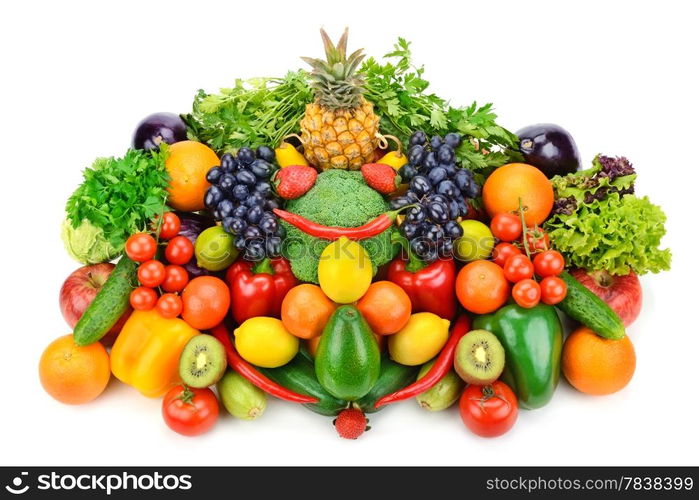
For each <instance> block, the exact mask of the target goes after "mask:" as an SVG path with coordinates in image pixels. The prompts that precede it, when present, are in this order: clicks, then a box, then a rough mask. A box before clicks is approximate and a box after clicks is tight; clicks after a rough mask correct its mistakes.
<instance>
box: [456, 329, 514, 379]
mask: <svg viewBox="0 0 699 500" xmlns="http://www.w3.org/2000/svg"><path fill="white" fill-rule="evenodd" d="M504 368H505V349H503V347H502V344H501V343H500V341H499V340H498V338H497V337H496V336H495V335H493V334H492V333H491V332H489V331H487V330H473V331H470V332H468V333H467V334H466V335H464V336H463V337H462V338H461V340H459V343H458V344H457V346H456V353H455V354H454V369H455V370H456V373H458V374H459V376H460V377H461V378H462V379H464V381H465V382H467V383H469V384H476V385H487V384H492V383H493V382H495V381H496V380H497V379H498V377H499V376H500V374H502V370H503V369H504Z"/></svg>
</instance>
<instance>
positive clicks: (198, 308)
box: [175, 143, 231, 330]
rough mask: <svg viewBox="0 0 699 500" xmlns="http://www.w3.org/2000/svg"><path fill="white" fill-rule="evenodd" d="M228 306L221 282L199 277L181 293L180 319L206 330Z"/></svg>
mask: <svg viewBox="0 0 699 500" xmlns="http://www.w3.org/2000/svg"><path fill="white" fill-rule="evenodd" d="M175 144H177V143H175ZM230 305H231V294H230V292H229V291H228V287H227V286H226V284H225V283H224V282H223V280H220V279H218V278H215V277H213V276H199V277H198V278H194V279H193V280H192V281H190V282H189V283H187V286H186V287H185V289H184V291H183V292H182V319H183V320H185V321H186V322H187V323H189V326H191V327H192V328H196V329H197V330H208V329H209V328H213V327H215V326H216V325H218V324H219V323H220V322H221V321H223V318H225V317H226V314H227V313H228V307H230Z"/></svg>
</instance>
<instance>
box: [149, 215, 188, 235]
mask: <svg viewBox="0 0 699 500" xmlns="http://www.w3.org/2000/svg"><path fill="white" fill-rule="evenodd" d="M153 226H154V227H153V230H154V231H155V230H157V228H158V219H157V218H156V220H155V222H154V223H153ZM181 227H182V222H181V221H180V218H179V217H177V215H175V214H174V213H173V212H165V213H164V214H163V222H162V223H161V224H160V235H159V236H160V239H161V240H169V239H171V238H174V237H175V236H177V234H178V233H179V232H180V228H181Z"/></svg>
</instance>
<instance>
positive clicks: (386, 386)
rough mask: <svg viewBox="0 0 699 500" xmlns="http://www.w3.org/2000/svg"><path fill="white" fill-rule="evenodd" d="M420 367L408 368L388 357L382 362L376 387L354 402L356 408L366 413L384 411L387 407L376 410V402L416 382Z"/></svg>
mask: <svg viewBox="0 0 699 500" xmlns="http://www.w3.org/2000/svg"><path fill="white" fill-rule="evenodd" d="M418 368H419V367H418V366H406V365H401V364H400V363H396V362H395V361H393V360H391V359H390V358H389V357H388V356H384V357H383V359H382V360H381V375H379V379H378V380H377V381H376V383H375V384H374V387H372V388H371V390H370V391H369V392H368V393H367V394H366V395H365V396H364V397H362V398H361V399H358V400H357V401H355V402H354V406H355V407H356V408H359V409H360V410H362V411H363V412H364V413H374V412H377V411H379V410H383V409H384V408H385V406H382V407H380V408H375V407H374V405H375V404H376V402H377V401H378V400H379V399H381V398H382V397H384V396H385V395H387V394H391V393H393V392H396V391H398V390H400V389H402V388H403V387H405V386H407V385H409V384H412V383H413V382H415V377H416V376H417V372H418Z"/></svg>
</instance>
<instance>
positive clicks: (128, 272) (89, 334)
mask: <svg viewBox="0 0 699 500" xmlns="http://www.w3.org/2000/svg"><path fill="white" fill-rule="evenodd" d="M135 282H136V263H135V262H134V261H132V260H131V259H129V258H128V257H126V255H124V256H123V257H122V258H121V259H120V260H119V262H117V265H116V266H115V267H114V269H113V270H112V272H111V273H110V274H109V277H108V278H107V281H105V282H104V285H102V288H101V289H100V291H99V292H97V295H95V298H94V299H93V300H92V302H91V303H90V305H89V306H88V307H87V309H86V310H85V313H83V315H82V316H81V317H80V319H79V320H78V323H77V324H76V325H75V328H74V329H73V340H74V341H75V343H76V344H78V345H81V346H84V345H88V344H92V343H94V342H97V341H98V340H99V339H101V338H102V337H104V336H105V335H106V334H107V332H109V330H110V329H111V328H112V327H113V326H114V325H115V324H116V322H117V321H119V318H121V316H122V315H123V314H124V312H126V310H127V309H128V308H129V295H131V290H133V286H134V283H135Z"/></svg>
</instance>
